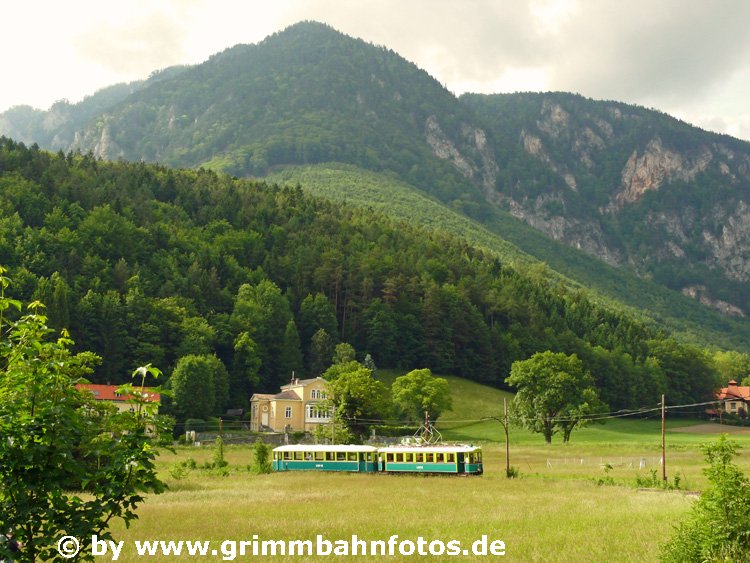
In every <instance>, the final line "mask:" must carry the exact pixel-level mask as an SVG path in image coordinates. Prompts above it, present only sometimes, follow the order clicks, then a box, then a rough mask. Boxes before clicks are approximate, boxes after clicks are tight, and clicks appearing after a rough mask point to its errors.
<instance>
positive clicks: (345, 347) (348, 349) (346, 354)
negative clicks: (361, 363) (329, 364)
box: [333, 342, 357, 364]
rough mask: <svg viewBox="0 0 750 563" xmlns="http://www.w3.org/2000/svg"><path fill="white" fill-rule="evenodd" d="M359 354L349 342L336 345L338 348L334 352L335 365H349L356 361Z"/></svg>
mask: <svg viewBox="0 0 750 563" xmlns="http://www.w3.org/2000/svg"><path fill="white" fill-rule="evenodd" d="M356 355H357V352H356V351H355V350H354V346H352V345H351V344H349V343H348V342H341V343H339V344H336V348H334V350H333V363H334V364H347V363H349V362H353V361H355V358H356Z"/></svg>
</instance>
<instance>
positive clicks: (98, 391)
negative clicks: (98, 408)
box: [76, 383, 161, 403]
mask: <svg viewBox="0 0 750 563" xmlns="http://www.w3.org/2000/svg"><path fill="white" fill-rule="evenodd" d="M119 388H120V386H119V385H99V384H96V383H78V384H76V389H87V390H89V391H91V392H92V393H93V395H94V399H96V400H97V401H113V402H118V403H119V402H125V401H129V400H130V399H132V398H133V396H132V395H123V394H122V393H118V392H117V390H118V389H119ZM143 398H144V399H145V400H146V401H148V402H150V403H160V402H161V395H160V394H159V393H151V392H150V389H149V388H148V387H144V388H143Z"/></svg>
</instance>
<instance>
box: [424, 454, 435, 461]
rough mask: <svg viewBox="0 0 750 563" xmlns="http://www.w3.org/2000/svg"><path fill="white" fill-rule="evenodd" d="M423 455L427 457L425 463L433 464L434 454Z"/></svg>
mask: <svg viewBox="0 0 750 563" xmlns="http://www.w3.org/2000/svg"><path fill="white" fill-rule="evenodd" d="M425 455H426V457H427V463H435V454H433V453H429V454H425Z"/></svg>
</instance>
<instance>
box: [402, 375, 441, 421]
mask: <svg viewBox="0 0 750 563" xmlns="http://www.w3.org/2000/svg"><path fill="white" fill-rule="evenodd" d="M391 395H392V397H393V403H394V404H395V405H396V406H397V407H399V408H400V409H401V410H402V411H403V412H404V414H406V415H407V416H408V417H409V418H410V420H412V421H417V420H421V419H422V418H423V417H424V413H425V412H427V413H429V415H430V420H432V421H435V420H437V419H438V417H439V416H440V415H441V414H443V413H444V412H445V411H448V410H450V409H451V406H452V401H451V390H450V386H449V385H448V381H446V380H445V379H443V378H442V377H434V376H433V375H432V372H431V371H430V370H429V369H415V370H414V371H410V372H409V373H407V374H406V375H402V376H401V377H397V378H396V381H394V382H393V385H392V386H391Z"/></svg>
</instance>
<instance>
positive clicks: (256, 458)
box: [251, 440, 273, 475]
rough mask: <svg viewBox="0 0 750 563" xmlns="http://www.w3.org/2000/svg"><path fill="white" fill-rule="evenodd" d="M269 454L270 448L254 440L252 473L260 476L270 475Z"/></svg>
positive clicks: (261, 441)
mask: <svg viewBox="0 0 750 563" xmlns="http://www.w3.org/2000/svg"><path fill="white" fill-rule="evenodd" d="M270 453H271V448H269V447H268V444H266V443H265V442H264V441H263V440H256V442H255V444H253V461H252V465H251V469H252V471H253V473H257V474H258V475H261V474H263V473H271V471H272V469H273V467H271V462H270V461H269V460H268V455H269V454H270Z"/></svg>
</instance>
